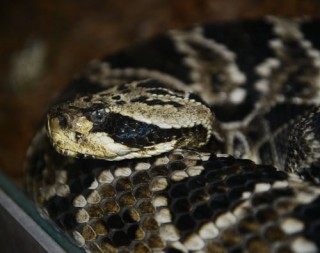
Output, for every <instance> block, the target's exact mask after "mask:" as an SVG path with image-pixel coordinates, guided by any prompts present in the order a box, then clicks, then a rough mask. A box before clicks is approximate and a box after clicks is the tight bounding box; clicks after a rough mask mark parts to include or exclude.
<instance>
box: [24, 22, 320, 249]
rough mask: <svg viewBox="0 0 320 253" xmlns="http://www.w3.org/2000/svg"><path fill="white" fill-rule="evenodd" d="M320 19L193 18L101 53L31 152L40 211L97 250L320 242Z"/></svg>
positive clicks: (31, 180)
mask: <svg viewBox="0 0 320 253" xmlns="http://www.w3.org/2000/svg"><path fill="white" fill-rule="evenodd" d="M319 25H320V23H319V22H317V21H309V20H303V19H301V20H286V19H279V18H268V19H267V20H265V21H243V22H237V23H224V24H213V25H205V26H197V27H194V28H191V29H189V30H184V31H171V32H169V33H168V34H167V35H164V36H161V37H159V38H156V39H154V40H152V41H149V42H147V43H142V44H140V45H136V46H134V47H132V48H129V49H127V50H124V51H122V52H120V53H118V54H116V55H112V56H109V57H107V58H106V59H104V60H102V61H94V62H92V64H91V65H90V66H89V67H88V69H87V70H86V71H84V73H83V74H81V75H79V76H78V77H77V78H76V79H75V80H74V81H73V83H72V84H71V86H70V88H68V89H67V90H66V91H65V93H64V94H63V95H62V96H61V98H60V99H59V101H58V102H57V103H56V104H55V105H54V106H52V108H51V109H50V110H49V112H48V114H47V122H46V124H45V125H46V127H43V128H42V129H41V130H40V131H39V132H38V133H37V134H36V136H35V138H34V139H33V141H32V145H31V146H30V148H29V150H28V159H27V165H26V170H27V190H28V193H29V194H30V196H31V197H32V198H33V200H34V201H35V203H36V204H37V207H38V209H39V211H40V212H41V213H42V215H43V216H44V217H45V218H47V219H49V220H51V221H52V223H53V224H55V226H56V227H58V228H59V229H60V230H61V231H64V232H65V233H66V234H67V235H68V236H69V237H70V239H71V240H72V241H74V242H75V243H76V244H78V245H79V246H81V247H84V248H85V249H86V250H87V251H89V252H277V253H280V252H320V251H319V249H320V198H319V196H320V187H319V186H318V183H319V179H320V177H319V169H320V165H319V164H320V163H319V162H320V161H319V157H320V109H319V107H318V105H319V103H320V93H319V91H320V37H319V35H318V32H319V31H320V29H319ZM192 91H194V92H192Z"/></svg>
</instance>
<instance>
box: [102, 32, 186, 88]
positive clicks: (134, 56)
mask: <svg viewBox="0 0 320 253" xmlns="http://www.w3.org/2000/svg"><path fill="white" fill-rule="evenodd" d="M105 60H106V61H107V62H108V63H110V64H111V66H112V68H126V67H130V68H132V67H134V68H146V69H149V70H154V69H156V70H157V71H162V72H163V73H168V74H170V75H172V76H175V77H177V78H178V79H180V80H182V81H184V82H185V83H187V84H188V83H190V81H191V80H189V78H188V73H189V71H190V70H189V68H188V67H187V66H185V65H184V64H183V63H182V60H183V55H182V54H180V53H178V52H177V50H176V49H175V45H174V43H173V41H172V40H171V39H170V38H168V37H165V36H163V37H158V38H157V39H154V40H151V41H149V42H148V43H143V44H140V45H137V46H135V47H132V48H130V49H128V50H125V51H123V52H121V53H118V54H115V55H112V56H109V57H107V58H106V59H105Z"/></svg>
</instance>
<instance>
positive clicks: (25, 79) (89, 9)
mask: <svg viewBox="0 0 320 253" xmlns="http://www.w3.org/2000/svg"><path fill="white" fill-rule="evenodd" d="M268 14H272V15H281V16H289V17H296V16H302V15H308V16H311V17H315V18H319V17H320V1H319V0H273V1H271V0H237V1H234V0H211V1H210V0H134V1H125V0H104V1H102V0H101V1H99V0H97V1H89V0H77V1H75V0H69V1H65V0H47V1H40V0H29V1H23V0H20V1H19V0H2V1H1V3H0V31H1V32H0V76H1V78H0V168H1V170H2V171H4V172H5V173H6V174H7V175H8V176H9V177H10V178H11V179H12V180H13V181H14V182H16V183H17V184H18V185H22V182H23V180H22V176H23V161H24V159H25V153H26V150H27V146H28V144H29V142H30V140H31V138H32V136H33V134H34V132H35V131H36V129H37V128H38V126H39V125H40V123H41V120H42V118H43V115H44V113H45V111H46V109H47V107H48V105H49V104H50V101H52V99H53V98H55V97H56V96H57V95H58V94H59V92H60V91H61V90H62V89H63V87H64V86H65V85H67V84H68V82H69V81H70V80H71V79H72V77H73V75H74V74H75V73H77V72H79V71H81V70H82V69H83V68H84V66H86V64H87V63H88V62H89V61H90V60H92V59H94V58H101V57H102V56H104V55H107V54H110V53H114V52H116V51H117V50H120V49H122V48H124V47H127V46H129V45H130V44H132V43H135V42H139V41H141V40H145V39H148V38H150V37H153V36H156V35H157V34H159V33H162V32H164V31H166V30H168V29H171V28H184V27H187V26H190V25H191V24H194V23H201V22H214V21H222V20H237V19H243V18H246V19H254V18H260V17H263V16H265V15H268Z"/></svg>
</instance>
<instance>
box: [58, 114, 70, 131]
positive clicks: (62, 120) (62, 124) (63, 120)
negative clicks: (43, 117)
mask: <svg viewBox="0 0 320 253" xmlns="http://www.w3.org/2000/svg"><path fill="white" fill-rule="evenodd" d="M57 118H58V120H59V126H60V127H61V128H66V126H67V125H68V120H67V118H66V117H65V116H63V115H61V114H59V115H58V116H57Z"/></svg>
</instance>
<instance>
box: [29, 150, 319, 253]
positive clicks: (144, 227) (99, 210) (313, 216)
mask: <svg viewBox="0 0 320 253" xmlns="http://www.w3.org/2000/svg"><path fill="white" fill-rule="evenodd" d="M39 148H41V147H39ZM46 148H49V147H48V146H47V147H46ZM41 149H42V148H41ZM49 152H52V151H49ZM59 157H60V158H62V157H61V156H60V155H56V159H55V161H52V163H51V165H50V169H49V170H48V168H46V167H43V168H42V169H43V172H42V173H40V174H39V175H41V176H42V178H39V177H38V178H35V179H33V181H32V180H31V181H30V184H31V185H32V184H33V187H31V188H33V189H35V192H36V195H35V196H40V195H41V192H42V191H43V187H47V185H49V186H50V185H59V182H60V181H61V179H58V176H57V173H50V170H52V171H53V172H54V166H59V171H64V170H65V171H66V172H67V176H68V179H67V181H66V183H67V184H68V185H70V193H69V194H67V195H66V196H65V197H63V196H57V195H54V196H52V197H50V198H49V199H48V200H45V199H43V198H40V201H39V199H38V200H37V202H38V203H39V204H40V206H43V207H44V208H45V209H46V210H47V212H48V214H49V216H50V219H52V221H53V222H54V223H56V225H57V226H58V227H59V228H61V229H62V230H65V231H67V232H68V233H69V236H70V237H71V238H74V231H78V232H79V233H80V234H81V236H80V238H82V239H80V243H85V244H86V247H87V248H88V249H89V250H91V251H92V252H139V253H140V252H152V251H154V250H160V249H164V250H165V251H166V252H180V251H179V250H178V249H175V248H174V246H171V244H170V242H167V241H166V239H164V238H166V236H165V235H163V234H162V233H163V232H161V231H162V229H163V227H164V226H166V225H167V224H172V225H173V226H175V227H176V228H177V229H178V230H179V234H178V235H179V237H178V238H177V239H176V240H179V241H181V242H182V243H187V241H188V239H190V236H191V237H192V235H193V234H194V233H198V234H199V235H201V229H203V226H204V225H206V224H207V223H208V222H210V221H211V222H212V223H213V224H214V225H215V226H216V228H217V229H218V230H217V231H219V234H217V235H216V236H213V237H212V238H211V239H210V238H209V239H201V240H203V242H205V244H206V246H204V247H205V249H206V250H207V251H211V250H214V251H213V252H244V250H247V252H269V251H270V250H271V248H272V247H274V245H275V244H277V245H278V244H279V245H280V246H281V247H282V248H283V250H284V251H279V252H291V251H288V250H289V246H288V245H287V243H288V241H289V240H293V239H294V238H295V237H297V236H300V235H302V236H305V237H306V238H307V239H308V240H310V241H314V242H315V243H316V244H317V245H318V244H319V240H318V239H317V236H316V233H317V232H318V230H319V222H320V217H319V215H318V214H317V212H316V210H318V205H319V203H318V202H319V198H318V199H317V200H315V201H314V202H313V203H312V205H310V206H309V205H301V204H300V205H297V204H296V203H295V200H294V199H295V198H296V197H297V195H296V194H297V193H296V192H295V190H294V188H292V187H290V186H289V187H282V188H281V187H280V188H271V189H269V190H267V191H262V192H256V193H254V192H255V189H256V187H257V184H259V183H270V184H272V183H274V182H276V181H287V180H288V178H287V175H286V174H285V173H283V172H279V171H276V170H275V169H274V168H273V167H271V166H261V165H255V164H254V163H253V162H252V161H249V160H242V159H234V158H232V157H220V158H217V157H215V156H211V157H210V158H209V160H206V161H202V160H201V159H200V157H199V154H197V153H195V152H193V151H184V152H174V153H171V154H169V156H168V158H170V161H169V162H168V158H167V156H166V155H164V156H161V157H158V158H156V157H154V158H150V159H137V160H135V161H130V160H128V161H120V162H107V161H97V160H91V159H87V160H74V159H70V160H69V161H68V162H66V161H64V162H61V159H59ZM192 157H195V158H192ZM44 159H45V158H44V157H42V158H41V157H39V156H38V157H36V158H35V159H34V160H33V162H34V163H35V164H42V163H44ZM159 159H160V160H159ZM161 159H164V160H163V162H159V161H161ZM142 162H145V163H146V162H147V163H150V164H151V167H150V168H149V169H145V170H135V168H136V166H137V164H139V163H142ZM194 166H201V167H202V168H203V171H202V172H201V173H200V174H199V175H195V176H192V177H187V178H185V179H182V180H179V181H176V180H174V179H170V178H171V175H174V174H175V173H177V172H188V171H189V170H190V169H191V168H193V167H194ZM119 168H127V169H129V170H130V171H131V173H129V174H128V175H122V176H121V175H119V173H120V172H119V170H118V169H119ZM48 171H49V173H48ZM106 172H108V173H111V174H110V175H112V177H113V178H114V179H113V180H111V181H110V182H109V183H107V182H105V183H99V180H102V179H101V175H102V174H103V173H106ZM117 173H118V174H117ZM116 174H117V175H118V176H116ZM99 178H100V179H99ZM159 179H165V181H166V186H164V188H163V187H160V188H157V189H156V188H152V187H153V186H154V184H155V182H157V180H159ZM58 181H59V182H58ZM94 181H97V182H98V185H97V186H96V187H94V189H88V187H91V188H92V183H93V182H94ZM160 181H161V180H160ZM60 183H61V182H60ZM76 184H77V185H81V187H80V186H79V187H75V186H73V185H76ZM45 185H46V186H45ZM157 187H159V185H157ZM80 188H81V189H82V190H80ZM94 191H96V192H97V193H98V195H99V196H100V198H101V199H100V200H99V201H97V202H96V203H88V202H89V196H91V195H90V194H92V193H93V192H94ZM248 192H250V193H253V194H251V195H250V196H249V197H245V198H244V197H243V196H244V195H245V193H248ZM79 195H81V196H83V197H84V198H86V199H87V202H86V203H84V204H83V205H82V207H79V206H78V207H76V206H74V205H73V201H74V199H75V197H77V196H79ZM36 198H37V197H36ZM158 198H164V199H167V201H166V202H165V203H167V204H168V206H166V205H167V204H162V205H160V206H159V205H156V206H155V204H154V203H155V202H154V201H155V200H156V199H158ZM246 201H249V204H248V205H247V206H246V207H245V208H241V205H242V204H245V202H246ZM162 208H165V209H166V208H167V210H169V213H170V217H171V219H170V220H171V221H170V220H168V221H160V220H161V219H160V220H158V218H156V216H157V213H159V212H160V210H162ZM237 210H238V211H237ZM239 210H242V211H241V212H242V214H241V215H238V216H235V213H236V212H239ZM80 211H85V212H86V213H87V215H88V219H84V218H83V217H82V216H79V212H80ZM225 214H229V215H230V214H231V215H232V217H236V218H235V220H234V222H231V224H230V225H229V226H227V227H225V226H223V225H219V220H220V223H221V220H223V218H221V217H222V216H223V215H225ZM288 217H292V218H295V219H297V220H301V221H307V226H306V228H305V229H304V230H303V231H302V232H301V231H300V232H299V233H295V234H294V235H291V236H290V235H287V234H286V233H285V232H284V231H283V230H282V229H281V221H282V220H283V219H284V218H288ZM81 220H82V221H81ZM209 234H210V233H209ZM163 236H164V237H163ZM78 243H79V239H78ZM191 252H192V250H191Z"/></svg>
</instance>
